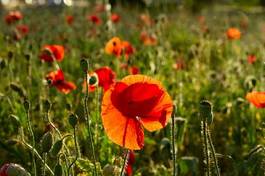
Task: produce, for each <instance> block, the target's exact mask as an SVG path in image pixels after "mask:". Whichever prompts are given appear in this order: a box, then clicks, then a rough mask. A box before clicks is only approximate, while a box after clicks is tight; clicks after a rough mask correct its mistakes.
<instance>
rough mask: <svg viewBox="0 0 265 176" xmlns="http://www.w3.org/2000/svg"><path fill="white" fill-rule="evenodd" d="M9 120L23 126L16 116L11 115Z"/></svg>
mask: <svg viewBox="0 0 265 176" xmlns="http://www.w3.org/2000/svg"><path fill="white" fill-rule="evenodd" d="M9 118H10V119H11V121H12V122H13V123H14V124H15V125H16V126H17V127H19V126H20V125H21V124H20V120H19V118H18V117H17V116H15V115H14V114H10V115H9Z"/></svg>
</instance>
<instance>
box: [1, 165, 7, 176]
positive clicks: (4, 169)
mask: <svg viewBox="0 0 265 176" xmlns="http://www.w3.org/2000/svg"><path fill="white" fill-rule="evenodd" d="M8 167H9V164H4V165H3V166H2V167H1V169H0V176H8V175H7V169H8Z"/></svg>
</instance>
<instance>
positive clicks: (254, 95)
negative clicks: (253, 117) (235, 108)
mask: <svg viewBox="0 0 265 176" xmlns="http://www.w3.org/2000/svg"><path fill="white" fill-rule="evenodd" d="M246 99H247V100H248V101H249V102H250V103H252V104H253V105H254V106H256V107H257V108H265V92H255V91H254V92H250V93H247V96H246Z"/></svg>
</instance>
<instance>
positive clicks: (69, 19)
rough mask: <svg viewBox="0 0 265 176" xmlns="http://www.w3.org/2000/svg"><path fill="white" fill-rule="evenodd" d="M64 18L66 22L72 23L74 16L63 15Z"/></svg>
mask: <svg viewBox="0 0 265 176" xmlns="http://www.w3.org/2000/svg"><path fill="white" fill-rule="evenodd" d="M65 20H66V22H67V24H69V25H72V24H73V22H74V17H73V16H72V15H68V16H66V17H65Z"/></svg>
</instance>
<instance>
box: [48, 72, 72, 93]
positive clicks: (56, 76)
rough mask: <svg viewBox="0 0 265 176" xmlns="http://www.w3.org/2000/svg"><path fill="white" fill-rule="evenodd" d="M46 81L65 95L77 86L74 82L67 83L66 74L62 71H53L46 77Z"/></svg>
mask: <svg viewBox="0 0 265 176" xmlns="http://www.w3.org/2000/svg"><path fill="white" fill-rule="evenodd" d="M46 80H47V81H48V83H49V84H50V85H51V86H54V87H56V88H57V90H59V91H60V92H62V93H64V94H68V93H70V92H71V91H72V90H75V89H76V85H75V84H74V83H72V82H67V81H65V78H64V73H63V71H62V70H61V69H59V70H56V71H52V72H50V73H48V74H47V75H46Z"/></svg>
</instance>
